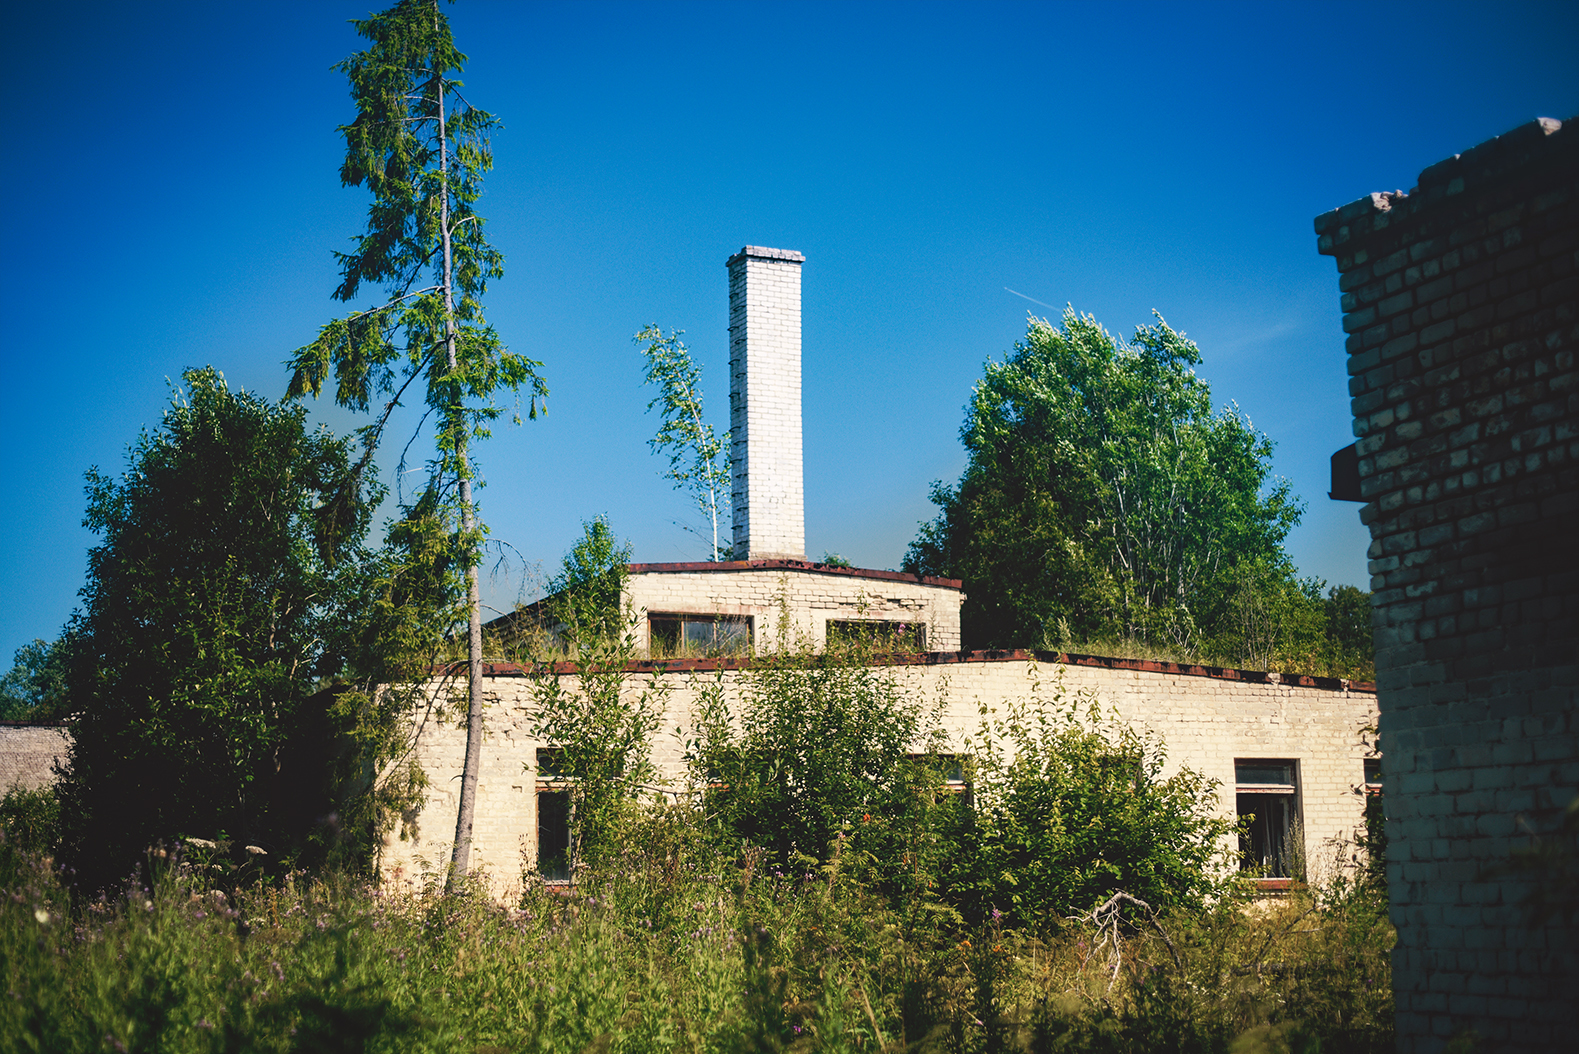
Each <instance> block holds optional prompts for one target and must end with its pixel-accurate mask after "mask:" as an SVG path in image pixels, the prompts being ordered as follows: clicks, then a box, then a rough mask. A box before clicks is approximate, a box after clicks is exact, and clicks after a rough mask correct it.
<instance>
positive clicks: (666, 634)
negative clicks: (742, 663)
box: [647, 615, 752, 659]
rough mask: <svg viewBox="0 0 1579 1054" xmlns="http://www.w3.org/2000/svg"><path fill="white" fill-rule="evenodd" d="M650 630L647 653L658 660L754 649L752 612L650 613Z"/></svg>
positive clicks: (744, 651)
mask: <svg viewBox="0 0 1579 1054" xmlns="http://www.w3.org/2000/svg"><path fill="white" fill-rule="evenodd" d="M647 633H648V637H647V640H648V646H647V652H648V654H649V655H650V656H651V657H653V658H655V659H659V658H680V657H687V656H709V655H742V654H746V653H748V652H750V651H751V639H752V637H751V616H749V615H651V616H649V617H648V619H647Z"/></svg>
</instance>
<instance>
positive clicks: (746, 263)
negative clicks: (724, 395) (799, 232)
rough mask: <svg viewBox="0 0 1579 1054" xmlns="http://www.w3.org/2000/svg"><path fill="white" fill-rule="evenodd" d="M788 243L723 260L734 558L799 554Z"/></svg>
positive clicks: (795, 311)
mask: <svg viewBox="0 0 1579 1054" xmlns="http://www.w3.org/2000/svg"><path fill="white" fill-rule="evenodd" d="M805 259H806V257H804V256H802V255H801V254H800V253H798V252H794V251H791V250H788V249H764V248H761V247H760V246H755V245H748V246H746V247H745V248H743V249H741V250H740V251H739V252H738V253H736V254H735V255H733V256H731V257H730V258H729V264H728V266H729V431H730V436H731V442H730V458H731V461H732V464H733V473H734V478H733V481H732V485H731V488H730V503H731V506H732V508H733V510H734V545H735V556H736V557H737V558H739V559H742V560H754V559H759V558H763V557H769V558H771V557H788V558H793V559H803V558H804V557H805V555H806V503H805V493H804V480H803V476H802V473H801V427H800V420H801V417H800V267H801V263H802V262H803V261H804V260H805Z"/></svg>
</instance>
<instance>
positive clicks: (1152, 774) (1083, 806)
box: [945, 682, 1235, 927]
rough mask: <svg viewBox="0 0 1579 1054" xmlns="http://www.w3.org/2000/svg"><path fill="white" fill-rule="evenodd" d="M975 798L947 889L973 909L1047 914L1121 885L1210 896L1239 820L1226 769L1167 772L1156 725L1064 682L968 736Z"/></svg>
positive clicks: (990, 717) (1019, 915)
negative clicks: (1224, 790) (1229, 802)
mask: <svg viewBox="0 0 1579 1054" xmlns="http://www.w3.org/2000/svg"><path fill="white" fill-rule="evenodd" d="M969 749H970V751H971V753H972V755H973V757H972V761H971V775H972V778H973V795H974V799H975V800H974V810H973V811H972V812H971V813H969V814H956V816H957V819H958V821H959V824H958V826H957V827H955V829H954V830H953V831H952V832H951V839H952V843H953V845H952V851H951V852H950V853H948V854H947V855H946V857H945V859H946V860H947V861H948V862H949V867H948V870H947V871H946V874H945V888H946V889H947V891H948V894H949V896H950V897H952V898H954V899H955V901H956V902H957V903H958V904H959V905H960V907H961V909H962V910H963V911H964V912H965V914H966V915H967V917H970V918H973V919H981V918H983V917H985V916H986V915H988V914H990V913H992V912H993V911H995V910H996V911H1002V912H1006V913H1007V914H1008V915H1009V917H1010V919H1011V921H1013V922H1016V923H1021V924H1030V925H1032V926H1035V927H1045V926H1046V925H1048V924H1051V923H1053V922H1055V921H1056V920H1059V919H1062V918H1064V917H1066V916H1068V915H1071V914H1073V913H1075V912H1078V911H1084V910H1089V909H1090V908H1091V907H1092V905H1094V904H1096V903H1097V902H1098V901H1099V900H1101V899H1104V898H1106V897H1107V896H1109V895H1110V894H1111V893H1113V892H1114V891H1116V890H1122V891H1124V892H1126V893H1130V894H1132V895H1134V896H1137V897H1140V898H1142V899H1144V900H1146V901H1148V902H1149V903H1150V904H1152V905H1153V906H1154V907H1157V908H1159V909H1162V908H1169V909H1171V908H1191V907H1199V906H1200V905H1201V904H1203V903H1204V902H1205V901H1206V900H1207V899H1208V898H1210V897H1212V896H1213V895H1215V894H1218V893H1220V892H1221V891H1222V889H1223V888H1224V882H1225V881H1226V877H1227V875H1228V873H1229V872H1228V865H1227V861H1226V859H1225V858H1224V856H1223V853H1224V849H1225V846H1226V844H1227V839H1228V838H1229V836H1230V835H1231V834H1232V833H1233V831H1234V830H1235V828H1234V825H1233V824H1232V823H1231V822H1230V821H1228V820H1226V819H1224V818H1222V817H1221V816H1220V815H1219V814H1218V812H1217V808H1216V801H1217V791H1216V783H1215V781H1212V780H1209V779H1207V778H1206V777H1204V776H1202V775H1201V774H1200V773H1197V772H1195V771H1193V770H1191V769H1189V768H1184V769H1181V770H1179V771H1178V772H1176V773H1174V774H1173V775H1171V776H1166V777H1164V776H1163V769H1164V766H1165V763H1166V758H1167V755H1166V751H1165V749H1164V747H1163V744H1162V742H1161V741H1160V740H1159V739H1157V738H1156V737H1155V736H1153V735H1151V734H1149V733H1146V732H1143V731H1136V730H1135V729H1133V728H1131V727H1129V726H1128V725H1126V724H1124V723H1123V722H1122V721H1120V720H1119V719H1118V718H1117V715H1116V714H1113V713H1104V712H1103V711H1102V709H1101V707H1100V705H1099V704H1098V702H1097V700H1096V699H1095V698H1094V697H1093V696H1091V695H1089V694H1086V693H1076V694H1074V695H1070V694H1068V693H1066V692H1065V690H1064V688H1063V685H1062V683H1061V682H1060V683H1059V684H1057V685H1056V686H1055V688H1054V690H1053V693H1052V696H1051V698H1050V699H1047V700H1045V701H1044V700H1042V699H1040V698H1037V697H1035V696H1033V697H1032V698H1031V699H1028V700H1021V701H1018V702H1015V703H1013V704H1011V706H1010V707H1009V709H1008V711H1007V712H1006V713H1005V714H1003V715H1002V716H998V715H996V714H995V713H992V712H984V713H983V720H982V725H981V729H980V731H979V732H978V733H977V735H976V736H975V737H974V738H973V740H972V741H971V743H970V747H969Z"/></svg>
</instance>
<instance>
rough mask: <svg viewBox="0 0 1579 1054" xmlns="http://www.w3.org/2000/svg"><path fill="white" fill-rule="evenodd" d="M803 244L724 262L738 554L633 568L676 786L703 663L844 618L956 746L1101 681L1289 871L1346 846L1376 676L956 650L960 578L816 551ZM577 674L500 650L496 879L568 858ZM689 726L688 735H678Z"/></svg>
mask: <svg viewBox="0 0 1579 1054" xmlns="http://www.w3.org/2000/svg"><path fill="white" fill-rule="evenodd" d="M804 260H805V257H804V256H802V255H801V254H800V253H798V252H791V251H787V250H782V249H768V248H761V247H755V246H747V247H745V248H744V249H742V250H741V251H740V252H738V253H736V254H734V255H733V256H731V257H730V258H729V262H728V269H729V304H730V313H729V317H730V361H731V370H730V380H731V384H730V389H731V390H730V414H731V420H732V422H733V443H734V446H733V466H734V479H733V487H732V492H733V495H734V513H735V522H734V527H735V535H734V548H735V553H736V555H737V556H740V557H741V558H742V559H740V560H736V561H732V562H725V563H686V564H632V565H631V566H630V572H631V574H630V579H629V582H628V584H627V586H626V592H625V597H624V600H625V603H626V604H627V606H628V609H629V610H630V611H631V612H632V613H633V614H634V616H635V618H636V620H637V621H636V634H637V643H638V645H639V646H644V647H645V648H646V649H647V654H648V655H649V656H652V658H649V659H647V660H645V661H641V662H636V663H633V664H632V665H631V667H630V668H629V669H628V670H627V683H626V689H625V690H626V691H627V692H629V693H631V694H632V695H635V694H638V693H640V692H642V691H644V690H646V689H648V688H651V687H653V686H661V687H662V691H661V697H662V698H663V699H664V700H665V707H666V710H665V713H664V715H663V718H662V720H661V721H660V722H659V729H660V731H659V732H658V733H657V734H656V736H655V739H654V742H653V744H652V747H653V758H654V761H655V762H656V763H657V766H658V768H659V771H660V777H661V779H662V781H663V783H662V788H661V789H663V790H666V791H668V792H670V793H680V792H683V791H684V789H685V787H686V772H685V765H684V758H683V749H684V747H683V738H684V736H685V735H686V734H687V731H686V730H689V729H690V728H691V727H692V723H693V718H692V705H693V703H694V701H695V698H696V691H697V687H698V684H697V679H698V678H702V679H706V678H711V677H720V678H722V679H723V683H724V686H725V690H726V692H727V693H730V694H734V695H735V696H736V698H738V693H739V692H740V690H741V689H742V687H743V682H744V681H745V680H746V679H747V678H749V677H750V676H751V674H750V672H749V668H748V662H747V660H746V658H745V656H748V655H749V654H750V653H752V652H761V651H764V650H768V649H772V648H775V647H777V646H778V644H779V642H780V641H781V640H784V639H789V640H794V641H807V642H810V643H811V645H812V646H814V647H820V646H822V645H824V644H825V643H826V642H827V641H828V640H829V639H830V638H832V637H834V636H836V635H840V634H845V635H856V636H866V637H868V639H870V637H871V636H877V635H881V636H882V637H883V638H885V639H886V640H888V641H889V642H890V643H891V644H893V645H896V646H902V650H903V651H905V652H908V653H910V654H908V655H907V656H905V657H903V658H900V659H897V660H896V661H895V663H894V665H893V667H892V669H893V672H894V674H895V676H896V677H897V678H898V679H899V682H900V683H901V684H902V685H903V687H904V690H905V691H906V692H907V693H908V694H910V695H911V696H912V697H914V698H918V699H921V700H924V701H925V702H926V703H927V704H928V706H929V708H932V707H936V708H937V709H938V712H939V713H940V715H941V719H942V721H943V724H944V729H945V731H946V732H947V734H948V737H949V739H950V740H951V742H952V743H953V744H954V746H955V748H956V749H963V747H962V744H963V741H964V738H965V737H966V736H968V735H970V734H972V733H975V732H976V731H977V730H978V728H979V723H980V720H981V711H982V708H984V707H985V708H988V709H997V710H999V711H1000V712H1001V711H1002V710H1003V709H1004V708H1006V707H1007V706H1008V705H1009V704H1010V703H1011V702H1013V701H1025V702H1028V703H1030V704H1032V705H1050V704H1052V702H1053V700H1054V699H1055V697H1057V696H1058V694H1059V692H1063V693H1065V696H1064V697H1065V698H1067V697H1068V695H1069V694H1071V693H1076V692H1082V691H1083V692H1087V693H1090V694H1091V695H1094V696H1095V697H1097V698H1099V699H1101V700H1102V702H1103V703H1105V704H1107V705H1109V706H1112V707H1114V708H1116V709H1117V710H1118V712H1119V713H1120V715H1121V716H1122V717H1124V718H1125V719H1126V720H1128V721H1129V722H1131V723H1133V724H1136V725H1143V726H1146V727H1149V728H1151V729H1152V730H1154V731H1156V732H1157V733H1159V734H1160V735H1161V736H1162V737H1163V739H1164V741H1165V742H1166V744H1167V747H1168V752H1169V754H1168V756H1169V761H1170V764H1171V765H1172V766H1173V767H1174V768H1175V769H1176V768H1177V767H1179V766H1183V765H1188V766H1190V767H1192V768H1195V769H1198V770H1200V771H1202V772H1204V773H1206V774H1207V775H1208V776H1211V777H1214V778H1216V779H1217V780H1219V781H1220V783H1221V785H1222V795H1221V798H1220V804H1221V807H1222V808H1223V810H1224V811H1225V812H1228V813H1233V812H1234V811H1235V810H1236V809H1237V810H1239V811H1240V812H1241V813H1244V814H1246V815H1249V814H1254V815H1255V816H1256V817H1257V820H1256V826H1255V829H1254V830H1253V831H1252V837H1251V842H1252V845H1251V847H1250V848H1251V851H1252V853H1253V854H1254V855H1256V856H1257V858H1258V859H1260V860H1265V861H1267V862H1268V866H1270V867H1271V868H1272V870H1273V873H1274V874H1275V875H1278V876H1282V878H1273V879H1269V880H1268V881H1269V884H1271V885H1273V886H1276V885H1278V884H1279V882H1280V881H1281V882H1285V883H1286V880H1287V877H1288V876H1290V875H1292V874H1293V872H1294V871H1295V870H1298V869H1299V868H1300V867H1308V869H1309V870H1310V871H1311V872H1312V873H1314V874H1316V875H1320V874H1322V873H1323V872H1324V871H1326V870H1327V869H1328V868H1330V867H1331V866H1333V865H1334V863H1335V854H1336V851H1337V850H1336V847H1337V844H1338V843H1340V842H1342V841H1343V840H1345V839H1347V838H1349V837H1350V836H1351V835H1352V834H1353V833H1354V831H1355V829H1356V828H1357V827H1359V826H1360V825H1361V823H1362V817H1363V811H1364V810H1363V807H1364V799H1363V797H1362V794H1361V793H1360V792H1361V791H1362V790H1363V788H1364V786H1365V784H1366V783H1367V782H1368V765H1372V764H1374V761H1375V759H1374V756H1372V752H1371V748H1370V744H1368V743H1367V741H1366V738H1365V737H1364V736H1363V734H1362V731H1361V730H1362V729H1363V728H1364V727H1366V726H1368V725H1371V724H1374V722H1375V705H1374V703H1375V695H1374V693H1373V691H1372V690H1371V688H1370V686H1369V685H1353V684H1350V683H1348V682H1346V681H1340V680H1337V679H1328V678H1311V677H1294V676H1279V675H1278V674H1267V673H1259V672H1250V671H1241V670H1221V669H1212V668H1206V667H1198V666H1176V665H1173V664H1170V663H1157V662H1140V661H1131V660H1119V659H1106V658H1100V657H1093V656H1063V655H1054V654H1045V653H1044V654H1031V653H1025V652H996V653H982V652H975V653H962V652H960V651H959V650H958V649H959V647H960V623H959V612H960V603H961V601H962V600H963V599H964V594H963V593H962V592H961V584H960V583H959V582H957V581H952V580H947V579H934V578H919V577H917V576H915V575H910V574H901V573H897V572H893V571H875V570H867V569H861V568H844V567H832V566H827V565H823V564H814V563H809V562H807V561H806V559H805V557H804V555H803V551H804V549H805V513H804V508H805V503H804V499H803V491H802V487H803V484H802V471H801V468H802V466H801V414H800V373H801V363H800V351H801V342H800V278H801V266H802V264H803V262H804ZM541 676H555V677H562V678H567V679H569V680H570V681H571V682H572V683H571V684H570V685H569V686H568V687H570V688H571V689H572V690H574V687H575V686H574V683H573V682H574V679H575V677H576V671H575V668H574V666H573V665H571V664H568V663H567V664H561V665H560V666H559V667H557V668H556V669H555V670H554V671H553V672H552V673H547V674H545V673H544V672H542V671H529V670H525V669H523V668H521V667H520V666H514V665H506V664H499V665H494V666H490V667H488V668H487V682H486V687H485V689H484V695H485V697H486V699H487V700H488V710H487V718H486V725H487V729H488V738H487V741H486V743H485V745H484V748H483V759H482V774H481V778H480V781H479V788H478V797H477V820H476V824H475V827H474V829H473V830H474V841H473V843H472V854H473V860H474V861H475V862H476V863H477V865H478V866H479V867H482V868H484V869H485V870H486V871H487V873H488V874H489V875H490V879H491V881H492V882H493V883H494V886H495V888H496V889H497V890H498V891H499V892H500V893H501V894H502V895H504V894H507V892H508V890H509V889H510V888H511V887H512V886H513V885H514V884H515V883H517V882H518V881H519V880H520V876H521V874H522V871H523V870H524V869H531V868H532V867H534V866H538V865H541V866H542V868H543V872H544V873H545V874H548V873H550V872H552V871H553V868H552V866H551V865H550V861H553V860H558V861H560V862H561V863H562V861H563V859H564V858H563V852H562V849H563V846H564V844H565V843H564V839H565V837H566V835H565V832H566V826H565V812H564V810H565V795H566V788H565V785H564V783H563V781H562V779H561V778H560V777H559V776H558V775H557V774H556V773H555V772H554V770H553V766H552V763H551V761H545V760H544V759H551V757H552V751H553V747H554V744H552V743H546V742H539V741H537V740H536V739H534V738H533V733H532V729H533V724H534V722H533V720H532V709H533V692H532V689H533V678H534V677H541ZM677 730H678V731H677ZM465 739H466V736H465V730H464V728H463V727H460V726H458V725H453V724H448V723H444V722H440V721H434V720H430V721H428V722H427V723H425V724H423V725H422V726H421V728H420V731H419V734H418V736H417V747H416V757H417V759H418V761H419V762H420V763H421V765H422V766H423V768H424V770H425V771H426V772H427V775H428V778H429V781H430V791H429V795H430V796H429V799H428V802H427V805H426V807H425V809H424V810H423V812H422V813H421V814H420V815H417V816H414V817H411V818H410V819H411V820H412V821H413V823H412V824H411V825H410V826H408V828H407V831H406V833H407V835H408V837H407V838H405V839H399V838H394V839H391V840H390V842H389V843H388V844H387V846H386V848H385V852H384V855H383V859H382V862H381V864H382V869H383V872H384V874H385V875H386V876H389V877H390V878H392V879H396V880H401V881H407V880H413V879H416V878H417V877H418V876H420V875H421V874H422V873H423V872H424V871H425V870H429V869H431V868H433V867H434V866H435V864H441V863H442V861H443V860H445V859H447V848H446V845H445V843H444V842H443V841H442V839H443V838H445V837H447V835H448V833H449V831H451V830H452V829H453V827H454V823H453V817H454V815H455V808H456V801H455V788H456V787H457V786H458V784H457V782H456V781H455V780H454V779H452V776H456V775H458V774H459V772H460V770H461V761H462V757H463V751H464V747H465Z"/></svg>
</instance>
